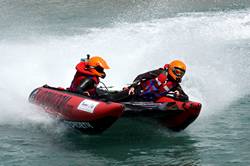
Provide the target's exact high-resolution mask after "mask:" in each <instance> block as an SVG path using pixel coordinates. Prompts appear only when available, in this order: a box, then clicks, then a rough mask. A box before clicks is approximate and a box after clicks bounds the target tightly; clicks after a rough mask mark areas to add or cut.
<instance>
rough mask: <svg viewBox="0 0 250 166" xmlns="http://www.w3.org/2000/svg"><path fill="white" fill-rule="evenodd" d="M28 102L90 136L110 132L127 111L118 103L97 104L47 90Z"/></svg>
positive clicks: (96, 102) (33, 94)
mask: <svg viewBox="0 0 250 166" xmlns="http://www.w3.org/2000/svg"><path fill="white" fill-rule="evenodd" d="M29 101H30V102H31V103H33V104H36V105H38V106H40V107H42V108H43V110H45V111H46V112H47V113H49V114H50V115H52V116H53V117H55V118H57V119H59V120H61V121H63V122H65V123H66V124H67V125H69V126H70V127H73V128H75V129H78V130H79V131H81V132H85V133H89V134H92V133H93V134H97V133H101V132H103V131H104V130H106V129H107V128H109V127H110V126H111V125H112V124H113V123H114V122H115V121H116V120H117V119H118V118H119V117H120V116H121V115H122V113H123V110H124V106H123V105H122V104H119V103H114V102H103V101H97V100H93V99H90V98H88V97H84V96H81V95H77V94H74V93H70V92H68V91H66V90H63V89H57V88H52V87H48V86H43V87H40V88H37V89H35V90H34V91H33V92H32V93H31V94H30V96H29Z"/></svg>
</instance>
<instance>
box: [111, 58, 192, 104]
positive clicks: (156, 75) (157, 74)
mask: <svg viewBox="0 0 250 166" xmlns="http://www.w3.org/2000/svg"><path fill="white" fill-rule="evenodd" d="M185 72H186V65H185V64H184V63H183V62H182V61H180V60H174V61H172V62H171V63H169V64H165V65H164V67H163V68H159V69H157V70H153V71H149V72H146V73H143V74H140V75H138V76H137V77H136V78H135V80H134V81H133V83H132V85H130V86H129V87H127V88H124V90H123V91H122V92H119V93H117V94H114V96H113V97H112V98H113V101H129V100H131V99H132V100H143V101H156V100H157V99H159V98H160V97H162V96H166V95H167V94H169V93H170V92H173V93H174V97H175V98H177V99H180V100H188V96H187V95H186V94H185V93H184V91H183V90H182V88H181V86H180V83H181V81H182V77H183V76H184V74H185Z"/></svg>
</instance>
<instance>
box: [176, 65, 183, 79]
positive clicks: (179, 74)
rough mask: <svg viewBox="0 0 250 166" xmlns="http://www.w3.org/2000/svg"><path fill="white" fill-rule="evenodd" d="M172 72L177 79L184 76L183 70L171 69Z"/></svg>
mask: <svg viewBox="0 0 250 166" xmlns="http://www.w3.org/2000/svg"><path fill="white" fill-rule="evenodd" d="M173 72H174V74H175V75H176V76H177V77H179V78H182V77H183V76H184V74H185V71H184V70H183V69H180V68H177V67H174V68H173Z"/></svg>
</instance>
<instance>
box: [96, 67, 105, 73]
mask: <svg viewBox="0 0 250 166" xmlns="http://www.w3.org/2000/svg"><path fill="white" fill-rule="evenodd" d="M95 70H96V71H97V72H98V73H104V69H103V68H102V67H101V66H96V67H95Z"/></svg>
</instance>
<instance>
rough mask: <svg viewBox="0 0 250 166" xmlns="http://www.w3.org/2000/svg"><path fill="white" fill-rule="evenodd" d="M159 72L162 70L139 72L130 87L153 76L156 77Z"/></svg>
mask: <svg viewBox="0 0 250 166" xmlns="http://www.w3.org/2000/svg"><path fill="white" fill-rule="evenodd" d="M161 72H162V70H160V69H157V70H152V71H149V72H146V73H143V74H140V75H138V76H137V77H136V78H135V79H134V81H133V83H132V85H131V87H135V86H137V85H139V84H140V83H141V82H143V81H146V80H150V79H153V78H155V77H157V76H158V75H159V74H160V73H161Z"/></svg>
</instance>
